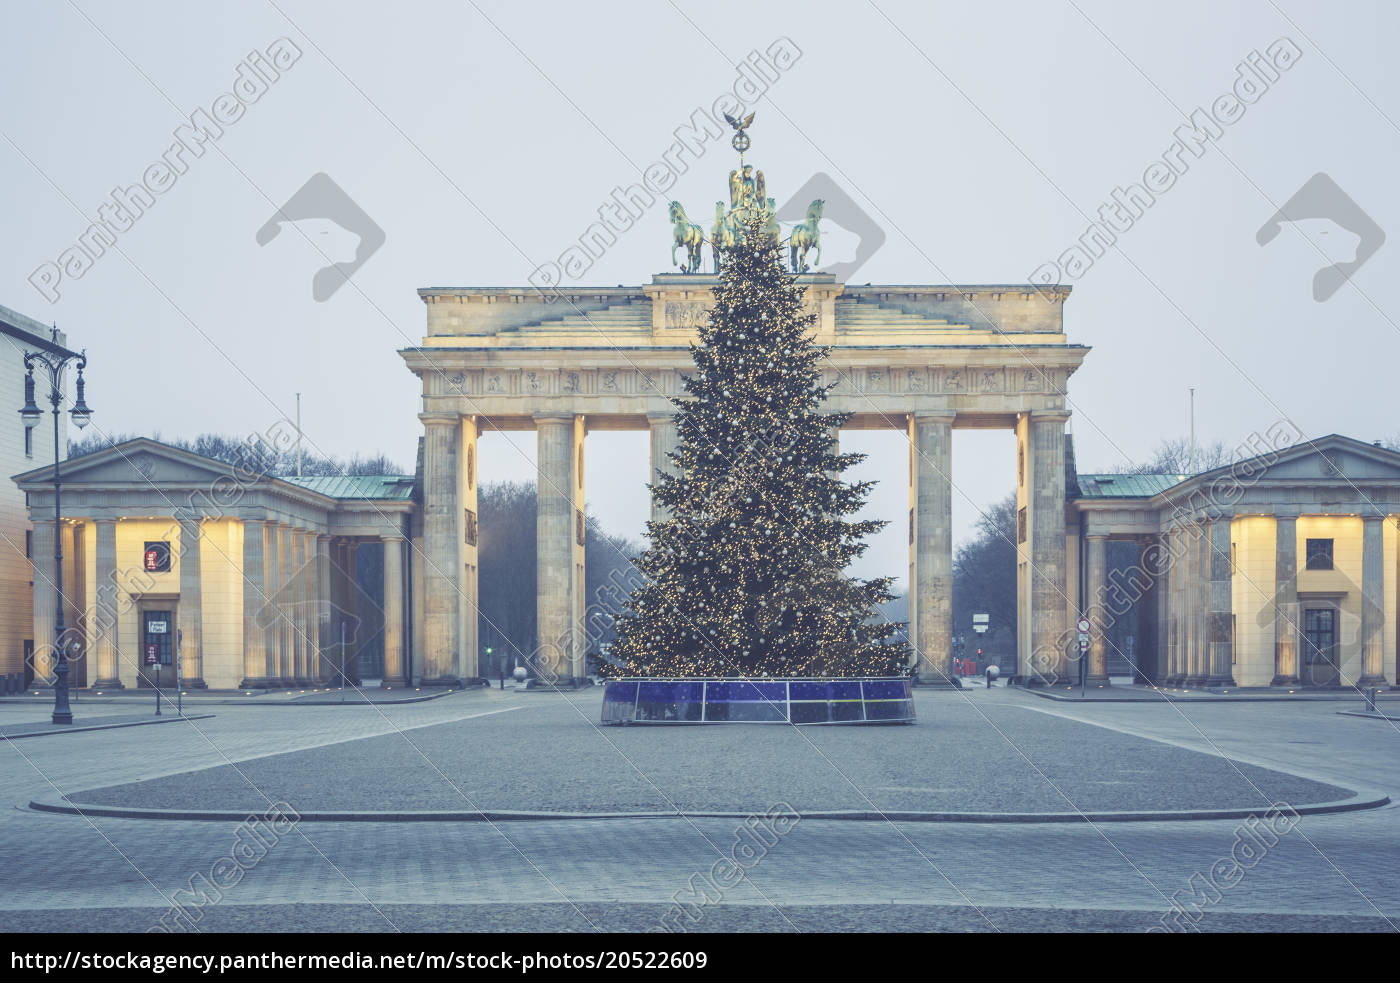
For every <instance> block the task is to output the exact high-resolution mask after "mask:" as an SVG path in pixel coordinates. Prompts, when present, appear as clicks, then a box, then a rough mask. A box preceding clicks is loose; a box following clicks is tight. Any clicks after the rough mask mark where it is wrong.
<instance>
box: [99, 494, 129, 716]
mask: <svg viewBox="0 0 1400 983" xmlns="http://www.w3.org/2000/svg"><path fill="white" fill-rule="evenodd" d="M96 526H97V549H96V553H97V584H96V585H95V590H94V591H93V605H94V606H93V614H94V617H95V618H96V623H95V624H94V625H93V647H94V649H95V652H94V655H95V658H96V660H97V680H96V681H95V682H94V683H93V685H94V686H95V687H96V688H97V689H122V688H123V686H122V681H121V670H120V669H119V668H118V665H119V663H118V656H117V652H118V642H117V637H118V636H117V604H118V599H119V597H120V593H119V591H118V588H117V523H116V521H115V520H113V519H98V520H97V521H96Z"/></svg>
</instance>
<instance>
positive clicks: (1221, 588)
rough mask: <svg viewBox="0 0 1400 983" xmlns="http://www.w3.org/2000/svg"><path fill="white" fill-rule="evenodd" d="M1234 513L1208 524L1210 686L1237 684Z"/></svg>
mask: <svg viewBox="0 0 1400 983" xmlns="http://www.w3.org/2000/svg"><path fill="white" fill-rule="evenodd" d="M1231 521H1232V517H1231V516H1228V515H1227V516H1220V517H1217V518H1215V519H1212V520H1211V522H1210V524H1209V525H1208V526H1207V530H1208V533H1207V535H1208V539H1207V545H1208V546H1209V548H1210V557H1209V569H1210V587H1209V590H1210V613H1209V614H1208V615H1207V617H1208V619H1209V625H1208V627H1209V629H1210V636H1209V638H1210V647H1209V648H1208V649H1207V651H1208V653H1209V656H1210V663H1209V666H1208V668H1207V671H1208V673H1209V675H1208V676H1207V677H1206V683H1205V684H1206V685H1207V686H1234V685H1235V676H1234V668H1233V667H1232V666H1231V662H1232V659H1233V644H1234V631H1233V627H1234V626H1233V624H1232V622H1233V618H1234V607H1235V605H1234V597H1233V591H1232V580H1231V570H1230V529H1231Z"/></svg>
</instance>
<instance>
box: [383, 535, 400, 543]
mask: <svg viewBox="0 0 1400 983" xmlns="http://www.w3.org/2000/svg"><path fill="white" fill-rule="evenodd" d="M379 541H380V542H382V543H402V542H403V541H404V537H403V536H399V535H396V534H394V533H385V534H384V535H382V536H380V537H379Z"/></svg>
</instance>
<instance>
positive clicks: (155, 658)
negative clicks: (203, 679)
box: [136, 601, 176, 689]
mask: <svg viewBox="0 0 1400 983" xmlns="http://www.w3.org/2000/svg"><path fill="white" fill-rule="evenodd" d="M138 630H139V632H140V640H139V648H138V650H137V651H138V659H137V669H138V671H137V683H136V685H137V687H138V688H141V689H149V688H151V687H153V686H155V685H156V682H157V680H159V683H160V686H161V687H162V688H169V687H173V686H174V685H175V684H176V679H175V605H173V604H171V603H170V602H168V601H164V602H158V603H157V604H154V605H152V606H150V607H146V606H144V605H143V606H142V607H141V611H140V621H139V622H138Z"/></svg>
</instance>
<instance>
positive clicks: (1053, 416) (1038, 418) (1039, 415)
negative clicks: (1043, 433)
mask: <svg viewBox="0 0 1400 983" xmlns="http://www.w3.org/2000/svg"><path fill="white" fill-rule="evenodd" d="M1027 415H1028V416H1030V418H1031V422H1032V423H1068V422H1069V418H1070V411H1069V410H1059V409H1045V410H1031V411H1030V412H1029V413H1028V414H1027Z"/></svg>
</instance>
